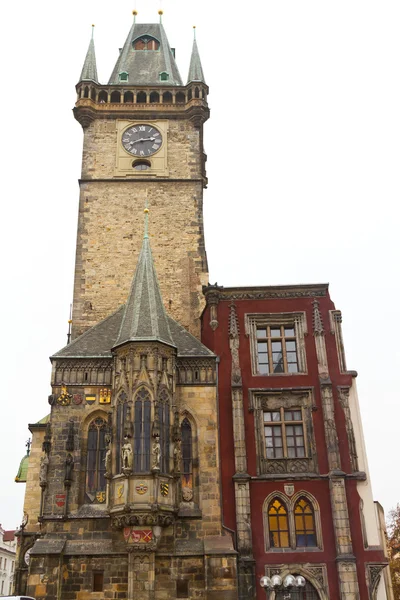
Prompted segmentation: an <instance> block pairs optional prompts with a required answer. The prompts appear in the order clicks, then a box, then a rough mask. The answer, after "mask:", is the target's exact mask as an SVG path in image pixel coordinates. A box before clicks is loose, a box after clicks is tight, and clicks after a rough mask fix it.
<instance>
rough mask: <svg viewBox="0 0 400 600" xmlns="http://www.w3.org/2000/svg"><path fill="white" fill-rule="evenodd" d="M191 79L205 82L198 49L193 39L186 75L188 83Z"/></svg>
mask: <svg viewBox="0 0 400 600" xmlns="http://www.w3.org/2000/svg"><path fill="white" fill-rule="evenodd" d="M191 81H202V82H203V83H205V82H206V80H205V79H204V73H203V68H202V66H201V61H200V54H199V49H198V48H197V42H196V40H195V39H194V40H193V49H192V57H191V59H190V66H189V75H188V83H190V82H191Z"/></svg>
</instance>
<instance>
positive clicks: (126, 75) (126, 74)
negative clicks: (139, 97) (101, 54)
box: [119, 71, 129, 81]
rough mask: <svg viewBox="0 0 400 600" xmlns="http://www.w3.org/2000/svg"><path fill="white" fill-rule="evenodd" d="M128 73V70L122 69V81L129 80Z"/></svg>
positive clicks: (120, 78) (120, 76) (120, 75)
mask: <svg viewBox="0 0 400 600" xmlns="http://www.w3.org/2000/svg"><path fill="white" fill-rule="evenodd" d="M128 77H129V75H128V73H127V72H126V71H122V73H120V74H119V80H120V81H128Z"/></svg>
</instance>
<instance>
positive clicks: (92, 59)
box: [79, 25, 99, 83]
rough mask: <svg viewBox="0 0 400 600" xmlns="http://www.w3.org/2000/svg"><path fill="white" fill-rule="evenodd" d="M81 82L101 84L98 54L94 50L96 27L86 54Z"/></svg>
mask: <svg viewBox="0 0 400 600" xmlns="http://www.w3.org/2000/svg"><path fill="white" fill-rule="evenodd" d="M79 81H94V82H95V83H98V82H99V79H98V76H97V66H96V53H95V49H94V25H92V37H91V39H90V43H89V48H88V51H87V53H86V58H85V62H84V63H83V67H82V72H81V76H80V79H79Z"/></svg>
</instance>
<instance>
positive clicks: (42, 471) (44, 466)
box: [39, 454, 50, 487]
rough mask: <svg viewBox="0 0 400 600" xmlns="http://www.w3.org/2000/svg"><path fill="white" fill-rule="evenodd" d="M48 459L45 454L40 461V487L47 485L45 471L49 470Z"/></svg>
mask: <svg viewBox="0 0 400 600" xmlns="http://www.w3.org/2000/svg"><path fill="white" fill-rule="evenodd" d="M49 462H50V461H49V457H48V455H47V454H45V455H44V456H42V458H41V459H40V471H39V484H40V486H41V487H45V486H46V485H47V469H48V468H49Z"/></svg>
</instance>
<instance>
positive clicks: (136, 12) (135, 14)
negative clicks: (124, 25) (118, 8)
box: [132, 9, 138, 17]
mask: <svg viewBox="0 0 400 600" xmlns="http://www.w3.org/2000/svg"><path fill="white" fill-rule="evenodd" d="M132 14H133V16H134V17H137V14H138V11H137V10H136V9H135V10H133V11H132Z"/></svg>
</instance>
